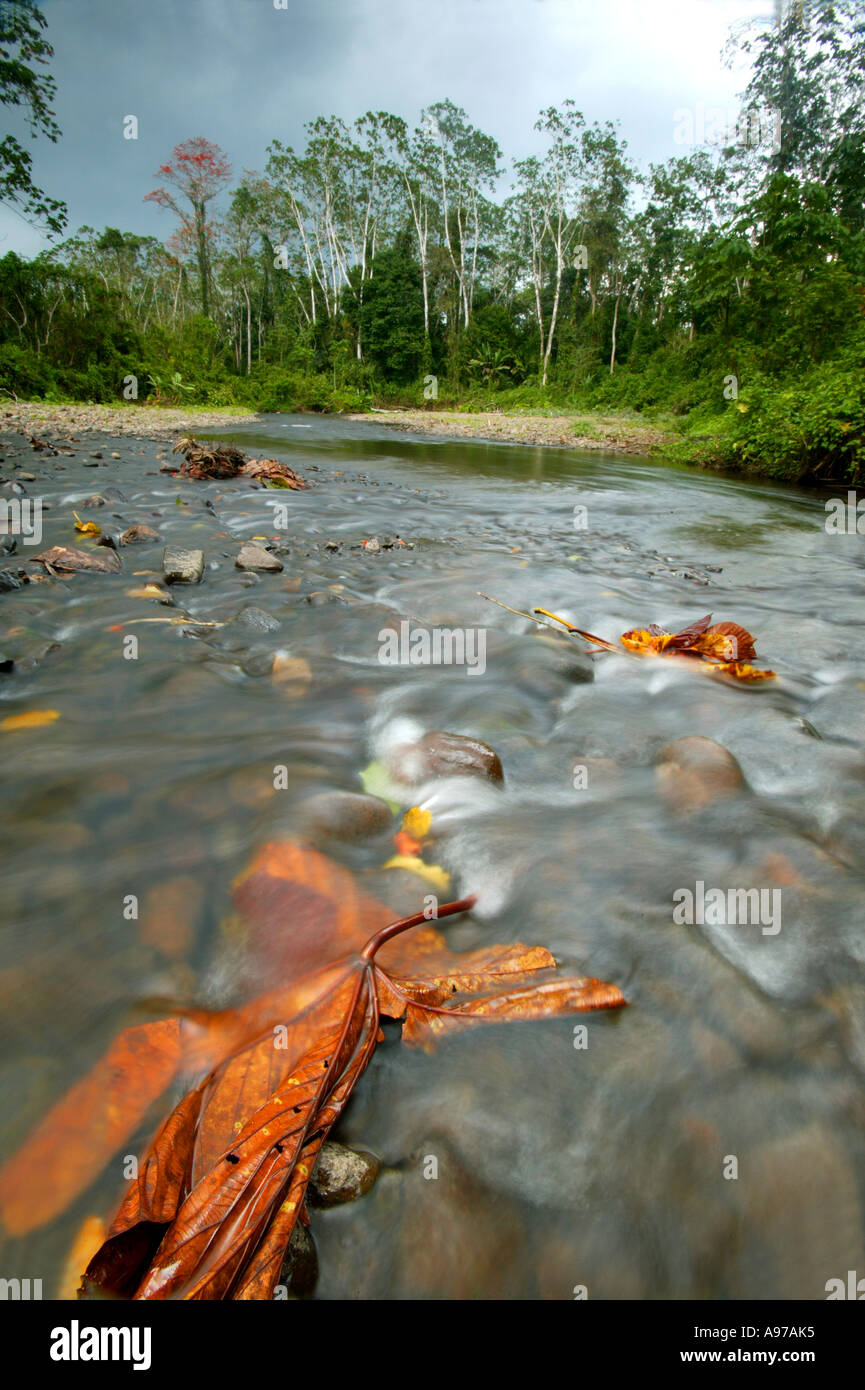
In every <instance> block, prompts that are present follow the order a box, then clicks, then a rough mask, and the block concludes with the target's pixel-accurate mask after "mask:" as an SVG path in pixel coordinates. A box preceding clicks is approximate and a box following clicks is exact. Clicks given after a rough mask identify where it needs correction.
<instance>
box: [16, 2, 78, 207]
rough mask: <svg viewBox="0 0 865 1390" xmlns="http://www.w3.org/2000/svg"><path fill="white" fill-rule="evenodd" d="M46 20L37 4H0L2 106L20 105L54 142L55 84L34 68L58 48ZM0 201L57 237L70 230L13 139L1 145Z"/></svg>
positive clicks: (57, 203)
mask: <svg viewBox="0 0 865 1390" xmlns="http://www.w3.org/2000/svg"><path fill="white" fill-rule="evenodd" d="M45 27H46V20H45V16H44V15H43V14H42V12H41V10H39V9H37V7H36V5H35V4H34V3H33V0H5V3H4V4H2V5H0V103H2V105H3V106H20V107H23V109H24V116H25V120H26V121H27V124H28V126H29V127H30V131H31V134H32V136H33V138H34V140H35V139H36V138H37V137H38V136H39V135H40V134H42V135H45V136H47V138H48V139H49V140H50V141H52V143H54V142H56V141H57V140H58V139H59V138H60V127H59V125H58V124H57V121H56V120H55V118H54V112H53V111H52V109H51V102H52V100H53V98H54V93H55V91H56V83H55V82H54V79H53V78H52V77H49V76H48V74H47V73H44V72H37V70H36V68H34V67H33V66H31V65H32V64H33V63H38V64H39V65H40V66H43V67H44V66H45V65H46V64H47V62H48V60H49V58H51V57H52V56H53V53H54V49H53V48H52V47H51V44H50V43H48V41H47V40H46V39H45V38H43V36H42V31H43V30H44V29H45ZM0 202H3V203H8V204H10V205H11V206H12V207H14V208H16V209H17V210H18V211H20V212H21V213H22V215H23V216H24V217H25V218H26V219H28V220H30V219H33V220H34V221H36V222H43V223H44V224H45V225H46V226H47V227H48V229H49V231H51V232H53V233H55V234H59V233H60V232H62V230H63V228H64V227H65V226H66V216H67V214H66V205H65V203H62V202H60V201H59V200H58V199H57V198H49V197H48V195H47V194H46V193H43V192H42V190H41V189H40V188H37V186H36V184H35V183H34V182H33V160H32V157H31V156H30V155H29V154H28V152H27V150H25V149H24V146H23V145H21V144H20V142H19V141H18V140H16V139H15V137H14V135H6V136H5V137H4V138H3V140H2V141H0Z"/></svg>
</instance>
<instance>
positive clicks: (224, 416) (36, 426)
mask: <svg viewBox="0 0 865 1390" xmlns="http://www.w3.org/2000/svg"><path fill="white" fill-rule="evenodd" d="M255 418H256V417H255V413H254V412H253V411H251V410H243V409H240V408H236V409H234V410H195V409H189V408H187V409H182V408H180V409H177V410H173V409H165V408H163V407H161V406H152V405H128V406H112V405H54V404H52V403H51V402H49V401H22V402H18V403H15V404H11V405H6V406H5V408H2V407H0V430H3V432H4V433H6V432H12V431H14V430H17V431H18V432H19V433H20V434H26V435H31V434H36V435H38V434H39V433H40V432H45V433H51V434H66V435H69V434H78V435H80V434H102V435H128V436H132V437H135V438H138V439H160V440H161V439H175V438H176V437H177V435H178V434H179V433H180V432H181V431H183V430H187V431H191V432H192V433H193V434H199V433H201V431H202V430H207V429H218V428H224V427H225V426H226V425H233V424H236V423H238V422H240V421H243V422H246V421H249V420H254V419H255Z"/></svg>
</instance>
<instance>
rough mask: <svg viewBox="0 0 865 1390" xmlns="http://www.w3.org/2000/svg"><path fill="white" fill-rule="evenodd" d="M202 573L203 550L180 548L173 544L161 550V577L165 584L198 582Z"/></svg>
mask: <svg viewBox="0 0 865 1390" xmlns="http://www.w3.org/2000/svg"><path fill="white" fill-rule="evenodd" d="M203 574H204V551H203V550H181V549H179V548H178V547H177V546H173V545H167V546H166V547H165V549H164V550H163V552H162V577H163V579H164V580H165V582H166V584H200V583H201V576H202V575H203Z"/></svg>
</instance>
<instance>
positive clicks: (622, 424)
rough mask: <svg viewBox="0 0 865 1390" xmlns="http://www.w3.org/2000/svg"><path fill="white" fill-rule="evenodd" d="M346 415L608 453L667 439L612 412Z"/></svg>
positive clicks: (639, 450)
mask: <svg viewBox="0 0 865 1390" xmlns="http://www.w3.org/2000/svg"><path fill="white" fill-rule="evenodd" d="M348 418H349V419H350V420H361V421H366V422H367V424H370V423H372V424H376V425H389V426H392V427H393V428H394V429H399V430H406V431H411V432H412V433H418V434H433V435H440V436H445V437H447V438H460V439H486V440H492V441H494V442H506V443H512V444H544V445H548V446H552V447H554V448H562V447H565V448H569V449H598V450H603V451H604V452H606V453H611V452H612V453H617V454H648V453H649V452H650V451H651V450H652V449H653V448H655V447H656V446H657V445H659V444H661V443H662V442H663V441H665V440H666V439H667V437H668V436H667V435H666V434H665V433H664V431H663V430H660V429H656V428H654V427H653V426H651V425H643V424H632V423H631V422H630V421H626V420H622V419H620V418H617V417H615V416H603V415H593V416H579V415H576V416H575V415H496V414H493V413H483V414H480V413H479V414H475V415H471V414H467V413H464V412H462V411H447V410H435V411H432V410H376V411H374V412H373V414H371V415H350V416H349V417H348Z"/></svg>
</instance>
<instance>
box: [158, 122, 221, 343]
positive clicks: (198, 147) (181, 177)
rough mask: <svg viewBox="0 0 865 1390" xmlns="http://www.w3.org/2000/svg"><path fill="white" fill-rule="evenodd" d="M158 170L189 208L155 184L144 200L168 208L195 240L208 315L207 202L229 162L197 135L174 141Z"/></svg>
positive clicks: (203, 309) (218, 150)
mask: <svg viewBox="0 0 865 1390" xmlns="http://www.w3.org/2000/svg"><path fill="white" fill-rule="evenodd" d="M158 172H159V174H161V175H162V176H163V178H165V179H167V181H168V182H169V183H170V184H172V185H173V186H174V188H176V189H177V190H178V192H179V193H181V194H182V195H183V197H184V198H186V199H187V200H188V202H189V204H190V207H191V209H192V212H191V214H190V212H188V211H187V209H186V208H184V207H181V206H180V204H179V203H178V201H177V198H176V197H175V195H174V194H173V193H171V192H169V190H168V189H167V188H165V187H164V186H163V187H160V188H154V189H153V191H152V192H151V193H148V194H147V196H146V197H145V199H144V201H145V203H158V204H159V206H160V207H163V208H170V209H171V211H172V212H173V213H174V214H175V216H176V217H178V218H179V220H180V225H181V229H182V231H183V232H185V233H187V234H188V235H189V236H190V237H191V238H192V239H193V240H194V245H195V255H196V260H197V262H198V279H199V292H200V295H201V312H202V314H204V316H205V318H207V317H208V315H209V314H210V249H209V243H210V237H211V233H212V228H211V227H210V226H209V224H208V221H207V204H208V203H209V202H210V201H211V200H212V199H213V198H215V197H216V195H217V193H219V192H220V190H221V189H222V188H224V187H225V185H226V184H227V183H228V180H229V179H230V178H231V165H230V164H229V162H228V160H227V158H226V156H225V153H224V151H223V150H221V149H220V148H219V146H218V145H213V144H211V142H210V141H209V140H205V139H204V138H203V136H200V135H199V136H196V137H195V138H194V139H192V140H184V141H182V143H181V144H179V145H175V146H174V150H173V152H172V155H171V159H170V160H169V161H168V163H167V164H161V165H160V166H159V171H158Z"/></svg>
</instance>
